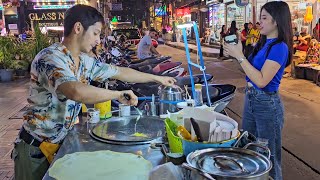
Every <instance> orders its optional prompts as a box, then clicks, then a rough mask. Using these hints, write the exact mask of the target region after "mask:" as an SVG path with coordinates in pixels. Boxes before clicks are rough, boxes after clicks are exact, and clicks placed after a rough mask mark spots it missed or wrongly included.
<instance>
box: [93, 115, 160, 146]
mask: <svg viewBox="0 0 320 180" xmlns="http://www.w3.org/2000/svg"><path fill="white" fill-rule="evenodd" d="M89 133H90V135H91V136H92V137H93V138H95V139H97V140H100V141H103V142H106V143H112V144H146V143H151V142H152V141H155V140H157V141H158V142H159V141H161V140H159V139H161V138H162V137H163V136H164V135H165V125H164V121H163V119H161V118H159V117H155V116H130V117H115V118H111V119H108V120H106V121H101V122H99V123H98V124H96V125H95V126H94V127H93V128H92V129H91V130H90V131H89Z"/></svg>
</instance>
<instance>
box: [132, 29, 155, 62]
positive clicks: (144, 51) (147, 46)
mask: <svg viewBox="0 0 320 180" xmlns="http://www.w3.org/2000/svg"><path fill="white" fill-rule="evenodd" d="M156 35H157V31H156V30H155V29H150V31H149V34H147V33H146V35H145V36H144V37H143V38H142V39H141V40H140V42H139V44H138V52H137V54H138V58H139V59H146V58H149V57H152V56H153V55H157V56H160V53H159V52H158V51H157V50H156V48H155V47H153V45H152V39H154V38H155V37H156Z"/></svg>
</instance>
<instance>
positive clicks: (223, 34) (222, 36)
mask: <svg viewBox="0 0 320 180" xmlns="http://www.w3.org/2000/svg"><path fill="white" fill-rule="evenodd" d="M227 34H228V30H227V27H226V26H225V25H222V28H221V32H220V53H219V58H223V42H224V37H226V35H227Z"/></svg>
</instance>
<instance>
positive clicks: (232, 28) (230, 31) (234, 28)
mask: <svg viewBox="0 0 320 180" xmlns="http://www.w3.org/2000/svg"><path fill="white" fill-rule="evenodd" d="M233 34H235V35H236V36H237V38H238V39H239V33H238V28H237V24H236V21H232V22H231V26H230V28H229V29H228V35H233Z"/></svg>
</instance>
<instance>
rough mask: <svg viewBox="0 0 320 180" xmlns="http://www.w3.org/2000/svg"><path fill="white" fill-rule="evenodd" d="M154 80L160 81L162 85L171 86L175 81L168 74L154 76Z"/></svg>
mask: <svg viewBox="0 0 320 180" xmlns="http://www.w3.org/2000/svg"><path fill="white" fill-rule="evenodd" d="M155 81H156V82H158V83H161V84H162V85H164V86H173V85H174V83H175V82H177V80H176V79H174V78H173V77H168V76H156V77H155Z"/></svg>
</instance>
